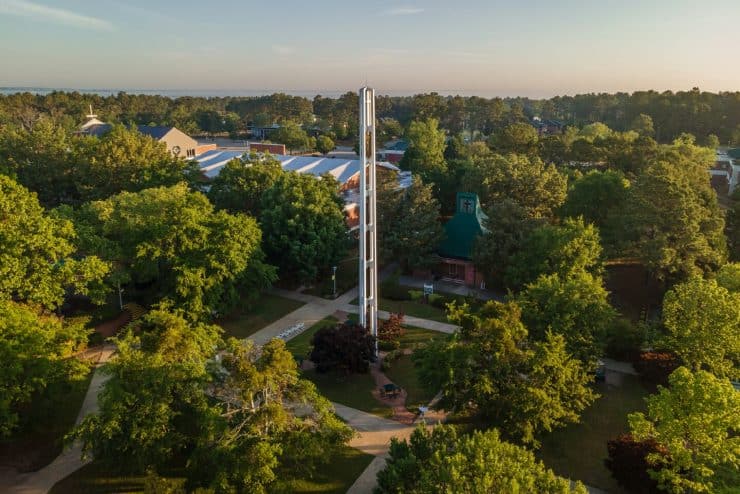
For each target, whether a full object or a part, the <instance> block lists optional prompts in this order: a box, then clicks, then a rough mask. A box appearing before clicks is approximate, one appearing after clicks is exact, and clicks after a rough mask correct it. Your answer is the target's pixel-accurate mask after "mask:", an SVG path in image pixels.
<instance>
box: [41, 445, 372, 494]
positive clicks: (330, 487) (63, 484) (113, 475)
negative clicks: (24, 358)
mask: <svg viewBox="0 0 740 494" xmlns="http://www.w3.org/2000/svg"><path fill="white" fill-rule="evenodd" d="M372 460H373V456H372V455H368V454H365V453H363V452H361V451H359V450H357V449H354V448H350V447H349V446H345V447H343V448H342V449H341V451H340V452H339V453H338V454H337V455H336V456H334V457H332V458H331V459H330V461H329V462H327V464H325V465H321V466H319V467H318V469H317V471H316V473H315V474H314V477H313V478H312V479H306V480H290V481H278V482H277V483H276V485H274V486H273V487H272V489H270V492H274V493H298V494H309V493H311V494H339V493H344V492H347V489H349V487H350V486H351V485H352V484H353V483H354V481H355V480H356V479H357V477H359V476H360V474H361V473H362V472H363V470H365V468H366V467H367V466H368V465H369V464H370V462H371V461H372ZM179 475H181V474H179ZM179 475H178V474H173V476H172V477H167V478H162V479H160V481H159V482H158V483H157V485H156V487H155V488H154V489H155V490H154V492H165V490H166V487H165V485H166V486H167V487H168V488H170V489H172V490H171V491H170V490H166V492H182V491H181V490H179V489H178V488H179V487H180V486H181V485H182V483H183V481H184V478H183V477H181V476H179ZM145 483H146V476H144V475H124V474H120V473H117V472H116V470H114V469H111V468H110V467H107V466H105V465H103V464H101V463H98V462H93V463H90V464H88V465H86V466H84V467H82V468H81V469H79V470H77V471H76V472H74V473H73V474H72V475H70V476H68V477H66V478H65V479H63V480H61V481H59V482H57V483H56V484H55V485H54V487H53V488H52V489H51V491H50V494H113V493H122V492H127V493H128V492H145V490H146V489H145ZM150 492H151V491H150Z"/></svg>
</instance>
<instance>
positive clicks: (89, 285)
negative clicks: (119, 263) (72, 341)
mask: <svg viewBox="0 0 740 494" xmlns="http://www.w3.org/2000/svg"><path fill="white" fill-rule="evenodd" d="M75 242H76V233H75V229H74V227H73V225H72V222H70V221H67V220H63V219H58V218H55V217H52V216H49V215H48V214H46V212H45V211H44V210H43V208H42V207H41V205H40V204H39V202H38V200H37V199H36V194H33V193H31V192H29V191H28V190H26V189H25V188H23V187H21V186H20V185H18V184H17V183H16V182H14V181H13V180H12V179H11V178H10V177H7V176H5V175H0V299H5V300H16V301H18V300H22V301H28V302H32V303H36V304H40V305H42V306H44V307H46V308H47V309H54V308H56V307H58V306H59V305H61V304H62V302H63V301H64V297H65V294H66V293H67V291H68V290H69V291H73V292H76V293H78V294H82V295H89V296H92V297H93V298H94V299H95V300H96V301H100V300H102V298H103V295H104V293H105V289H104V287H103V286H102V283H101V281H102V279H103V277H104V276H105V274H106V273H107V272H108V266H107V265H106V264H105V263H104V262H102V261H101V260H100V259H99V258H97V257H94V256H89V257H82V258H80V257H79V256H75V254H76V248H75Z"/></svg>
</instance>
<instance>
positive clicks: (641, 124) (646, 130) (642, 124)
mask: <svg viewBox="0 0 740 494" xmlns="http://www.w3.org/2000/svg"><path fill="white" fill-rule="evenodd" d="M630 130H634V131H635V132H637V133H638V134H640V135H641V136H647V137H653V136H654V135H655V126H654V125H653V119H652V118H651V117H650V115H645V114H644V113H640V114H639V115H637V116H636V117H635V118H634V120H632V123H631V124H630Z"/></svg>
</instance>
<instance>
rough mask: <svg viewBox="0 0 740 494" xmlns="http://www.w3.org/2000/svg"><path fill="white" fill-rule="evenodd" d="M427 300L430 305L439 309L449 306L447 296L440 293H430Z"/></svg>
mask: <svg viewBox="0 0 740 494" xmlns="http://www.w3.org/2000/svg"><path fill="white" fill-rule="evenodd" d="M427 300H428V301H429V304H430V305H432V306H434V307H437V308H438V309H443V310H444V309H446V308H447V297H445V296H444V295H440V294H439V293H430V294H429V298H428V299H427Z"/></svg>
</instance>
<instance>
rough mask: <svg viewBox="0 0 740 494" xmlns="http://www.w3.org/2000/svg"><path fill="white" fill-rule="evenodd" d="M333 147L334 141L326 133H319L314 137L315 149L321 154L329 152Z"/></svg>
mask: <svg viewBox="0 0 740 494" xmlns="http://www.w3.org/2000/svg"><path fill="white" fill-rule="evenodd" d="M335 147H336V145H335V144H334V141H333V140H332V138H331V137H329V136H327V135H320V136H319V137H318V138H317V139H316V150H317V151H318V152H319V153H321V154H326V153H330V152H331V151H333V150H334V148H335Z"/></svg>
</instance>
